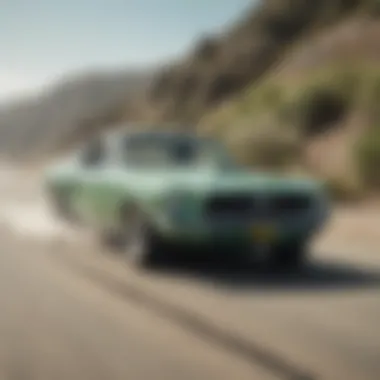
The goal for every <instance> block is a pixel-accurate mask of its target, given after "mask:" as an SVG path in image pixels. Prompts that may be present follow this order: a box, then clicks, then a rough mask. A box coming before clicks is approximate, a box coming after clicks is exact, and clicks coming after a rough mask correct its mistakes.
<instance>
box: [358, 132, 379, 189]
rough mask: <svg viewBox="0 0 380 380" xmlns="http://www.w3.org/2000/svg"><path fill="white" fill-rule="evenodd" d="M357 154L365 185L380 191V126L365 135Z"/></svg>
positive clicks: (360, 172)
mask: <svg viewBox="0 0 380 380" xmlns="http://www.w3.org/2000/svg"><path fill="white" fill-rule="evenodd" d="M355 153H356V157H357V164H358V169H359V175H360V178H361V180H362V181H363V183H364V184H365V185H366V186H367V187H369V188H372V189H376V190H380V125H376V126H374V127H372V128H371V129H369V130H368V131H366V132H365V133H363V135H362V137H361V139H360V140H359V141H358V144H357V146H356V150H355Z"/></svg>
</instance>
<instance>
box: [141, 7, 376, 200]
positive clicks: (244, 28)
mask: <svg viewBox="0 0 380 380" xmlns="http://www.w3.org/2000/svg"><path fill="white" fill-rule="evenodd" d="M379 16H380V2H379V1H376V0H346V1H344V0H342V1H338V0H329V1H323V0H321V1H318V2H317V1H313V2H312V1H303V0H288V1H286V0H282V1H281V0H277V1H276V0H273V1H265V2H262V3H261V4H260V5H259V6H258V7H256V8H253V9H252V12H251V13H250V14H248V15H247V14H246V15H245V17H244V18H243V19H241V20H238V22H237V23H236V24H235V25H234V26H233V27H232V28H231V29H230V30H228V31H226V33H224V34H223V35H220V36H214V37H208V38H205V39H204V40H203V41H201V43H200V44H199V45H198V46H197V47H196V48H195V50H194V51H193V52H191V53H190V54H189V55H188V56H187V57H184V59H183V61H182V62H178V63H176V64H174V65H172V66H168V67H167V68H166V69H165V70H163V71H162V73H161V75H160V77H158V78H157V79H156V81H155V82H153V86H152V87H151V88H150V91H149V92H148V96H147V98H146V104H147V105H148V106H147V109H149V110H150V111H151V112H150V113H149V115H148V117H151V118H152V119H153V120H172V121H176V122H177V121H179V122H184V121H185V122H188V121H191V122H194V123H196V124H197V125H198V130H199V132H200V133H205V134H211V135H213V136H218V137H220V138H222V139H224V140H225V141H226V142H227V143H228V144H229V145H230V146H231V148H232V149H233V150H234V151H235V153H236V154H237V156H238V157H239V158H240V159H241V160H242V161H243V162H244V163H246V164H248V165H250V166H255V167H257V166H264V167H266V168H267V169H276V170H279V169H280V170H289V169H291V170H297V171H303V172H304V171H307V172H308V173H313V174H316V175H319V176H322V177H324V178H327V180H328V182H329V184H330V185H331V187H332V189H333V190H334V191H335V192H336V193H337V194H338V195H339V196H347V197H353V196H354V197H356V196H358V195H359V194H362V193H363V192H367V191H372V190H373V189H378V188H379V187H380V174H379V171H378V169H377V168H378V167H379V165H380V133H379V132H377V131H378V129H379V128H380V125H379V127H378V128H377V127H376V126H377V124H378V122H380V120H379V115H378V114H379V113H378V112H377V108H378V104H379V101H380V69H378V68H377V67H378V63H379V60H380V53H379V52H380V20H379Z"/></svg>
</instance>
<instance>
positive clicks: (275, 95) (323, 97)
mask: <svg viewBox="0 0 380 380" xmlns="http://www.w3.org/2000/svg"><path fill="white" fill-rule="evenodd" d="M355 112H356V113H357V112H360V113H361V114H362V115H364V117H363V119H362V120H361V121H360V123H361V124H363V125H361V126H360V129H361V130H362V132H361V133H362V134H363V136H362V138H361V139H360V141H359V142H358V144H357V145H355V148H354V149H353V152H352V156H353V159H354V162H356V163H357V168H352V172H353V173H354V172H355V170H356V171H357V174H355V175H353V176H352V177H357V176H358V177H359V178H360V180H361V181H362V184H363V186H366V187H367V188H368V189H372V188H375V187H376V188H377V189H380V69H378V68H375V67H369V66H368V67H363V66H362V67H359V66H357V67H354V68H347V67H343V66H335V67H330V68H329V69H324V70H319V71H316V72H312V73H309V75H308V76H307V77H306V78H303V79H302V80H298V81H294V82H292V81H290V80H288V81H284V82H277V83H274V81H273V80H269V79H268V80H266V81H263V82H262V83H261V84H260V85H253V86H251V87H250V88H248V89H247V90H246V91H245V92H244V93H243V94H241V95H240V96H239V97H236V98H235V100H234V101H233V102H229V103H228V104H225V105H224V106H221V107H219V108H217V109H216V110H214V112H211V113H210V114H208V115H206V116H205V117H204V118H203V119H202V120H201V122H200V124H199V129H200V130H201V131H202V130H203V129H207V130H209V131H211V133H213V134H214V135H217V136H219V137H221V138H223V139H225V140H226V141H227V143H231V142H233V143H231V145H232V146H233V147H234V148H235V151H236V153H237V156H238V158H240V159H241V161H242V162H244V163H245V164H247V165H248V166H252V167H263V166H264V167H271V168H277V169H278V170H283V169H284V167H285V168H286V167H288V166H292V165H293V164H294V162H297V160H298V162H302V160H303V154H302V152H303V148H304V147H305V146H306V145H307V144H308V143H309V142H310V141H313V139H315V138H321V137H322V138H323V136H325V135H328V134H329V133H334V132H335V131H337V130H344V128H345V127H346V125H347V123H348V122H349V121H350V119H351V118H352V115H353V114H355ZM368 123H375V124H376V125H377V127H376V128H369V126H368ZM303 163H304V164H306V162H303ZM305 167H306V165H305ZM350 174H352V173H350ZM328 182H329V183H328V186H329V188H330V189H331V191H332V193H333V194H334V196H336V197H338V198H342V199H356V198H358V197H359V194H360V193H361V192H362V191H363V189H362V188H361V186H358V185H356V184H353V183H352V181H351V179H347V178H346V179H345V178H344V175H343V174H342V178H339V179H332V180H329V181H328Z"/></svg>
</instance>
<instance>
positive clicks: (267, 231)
mask: <svg viewBox="0 0 380 380" xmlns="http://www.w3.org/2000/svg"><path fill="white" fill-rule="evenodd" d="M252 237H253V239H254V240H255V241H257V242H259V243H270V242H272V241H273V240H274V239H275V237H276V229H275V228H274V227H273V226H272V225H259V226H254V227H253V228H252Z"/></svg>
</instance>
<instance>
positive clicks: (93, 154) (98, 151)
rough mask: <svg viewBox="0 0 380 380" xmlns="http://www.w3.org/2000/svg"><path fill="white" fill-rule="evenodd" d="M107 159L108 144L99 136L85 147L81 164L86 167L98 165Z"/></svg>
mask: <svg viewBox="0 0 380 380" xmlns="http://www.w3.org/2000/svg"><path fill="white" fill-rule="evenodd" d="M105 159H106V146H105V143H104V141H103V140H102V139H100V138H97V139H94V140H92V141H90V142H89V143H87V145H86V146H85V147H84V149H83V151H82V153H81V164H82V165H83V166H86V167H96V166H99V165H101V164H103V162H104V161H105Z"/></svg>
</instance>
